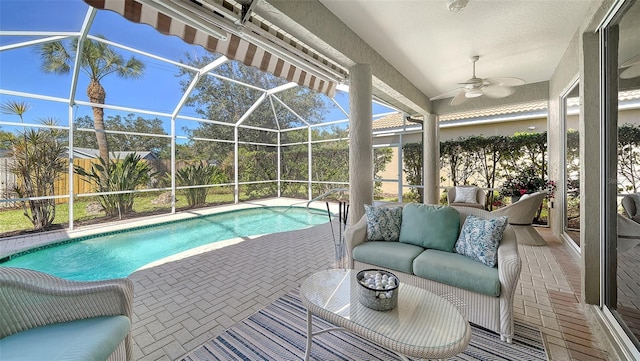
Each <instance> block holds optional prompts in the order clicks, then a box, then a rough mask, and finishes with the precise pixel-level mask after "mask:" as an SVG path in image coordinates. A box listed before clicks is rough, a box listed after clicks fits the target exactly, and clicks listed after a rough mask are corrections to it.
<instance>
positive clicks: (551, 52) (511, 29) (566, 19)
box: [320, 0, 601, 98]
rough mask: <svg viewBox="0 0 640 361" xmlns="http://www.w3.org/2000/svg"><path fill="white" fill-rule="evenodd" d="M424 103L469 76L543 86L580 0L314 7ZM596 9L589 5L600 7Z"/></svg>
mask: <svg viewBox="0 0 640 361" xmlns="http://www.w3.org/2000/svg"><path fill="white" fill-rule="evenodd" d="M320 1H321V2H322V4H324V5H325V6H326V7H327V8H328V9H329V10H330V11H331V12H332V13H334V14H335V15H336V16H337V17H339V18H340V19H341V20H342V22H344V23H345V24H346V25H347V26H349V27H350V28H351V29H352V30H353V31H354V32H355V33H356V34H358V35H359V36H360V37H361V38H362V39H363V40H364V41H365V42H366V43H368V44H369V45H370V46H371V47H372V48H373V49H374V50H375V51H377V52H378V53H379V54H380V55H381V56H383V57H384V58H385V59H386V60H387V61H388V62H389V63H390V64H391V65H392V66H393V67H395V68H396V69H397V70H398V71H400V72H401V73H402V74H403V75H404V76H405V77H406V78H407V79H410V81H411V82H412V83H413V84H414V85H415V86H417V87H418V89H420V90H421V91H422V92H423V93H424V94H426V95H427V96H429V97H430V98H433V97H435V96H436V95H439V94H441V93H445V92H448V91H451V90H453V89H456V88H457V87H458V85H457V83H458V82H463V81H465V80H467V79H468V78H470V77H471V73H472V67H471V62H470V61H469V58H470V57H471V56H473V55H479V56H480V60H479V61H478V63H477V66H476V75H477V76H478V77H481V78H487V77H518V78H522V79H523V80H525V82H526V83H535V82H539V81H546V80H549V79H550V77H551V75H552V73H553V71H554V70H555V68H556V65H557V64H558V63H559V61H560V59H561V57H562V55H563V54H564V52H565V50H566V49H567V47H568V45H569V42H570V41H571V39H572V37H573V36H574V35H575V33H576V31H577V30H578V28H579V26H580V25H581V24H582V23H583V21H584V19H585V16H586V15H587V13H588V9H589V7H590V4H591V3H592V2H591V1H588V0H552V1H546V0H528V1H526V0H511V1H498V0H469V4H468V5H467V7H466V8H465V9H464V10H462V11H461V12H459V13H453V12H450V11H449V10H448V8H447V0H428V1H417V0H412V1H409V0H347V1H345V0H342V1H341V0H320ZM600 2H601V1H596V3H600Z"/></svg>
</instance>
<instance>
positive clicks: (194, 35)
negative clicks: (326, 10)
mask: <svg viewBox="0 0 640 361" xmlns="http://www.w3.org/2000/svg"><path fill="white" fill-rule="evenodd" d="M84 1H85V2H86V3H87V4H89V5H90V6H92V7H94V8H96V9H105V10H112V11H115V12H117V13H119V14H121V15H122V16H124V17H125V18H126V19H128V20H130V21H133V22H136V23H143V24H148V25H151V26H153V27H155V28H156V29H157V30H158V31H159V32H161V33H163V34H166V35H176V36H179V37H181V38H182V39H183V40H184V41H185V42H187V43H189V44H195V45H200V46H202V47H203V48H205V49H207V50H209V51H211V52H213V53H219V54H222V55H224V56H226V57H227V58H229V59H232V60H237V61H240V62H242V63H244V64H245V65H248V66H253V67H256V68H258V69H260V70H262V71H265V72H269V73H272V74H274V75H275V76H278V77H281V78H284V79H286V80H287V81H290V82H295V83H297V84H299V85H301V86H305V87H307V88H309V89H312V90H315V91H317V92H320V93H324V94H326V95H327V96H329V97H333V96H334V94H335V91H336V86H337V80H338V79H339V78H341V79H346V78H347V76H348V75H347V71H346V70H344V69H342V68H341V67H339V66H337V65H336V64H334V63H331V62H330V61H328V60H327V59H326V58H323V57H321V56H319V54H317V53H315V52H313V51H311V50H310V49H309V48H307V47H305V46H304V45H303V44H302V43H301V42H299V41H296V40H295V39H292V38H291V36H289V35H288V34H286V33H284V32H282V31H280V30H278V29H276V28H275V27H270V26H269V25H268V24H265V23H263V22H260V21H259V19H257V18H256V17H254V16H252V17H251V19H250V20H249V22H250V23H248V24H247V25H249V26H247V27H246V28H245V27H243V28H240V27H238V34H241V31H247V30H249V31H250V32H251V37H249V38H254V39H256V41H255V42H251V41H250V40H248V39H246V38H247V37H245V36H243V37H240V36H238V35H237V34H235V33H234V32H233V31H227V32H226V33H227V34H228V36H226V39H225V38H223V39H220V38H221V37H216V36H213V35H210V32H208V31H207V30H205V29H201V28H198V27H195V26H192V25H191V24H189V21H188V20H183V19H177V18H176V17H175V16H171V15H168V14H166V13H164V12H163V11H162V10H158V8H159V7H161V6H154V3H153V2H148V1H144V0H141V1H136V0H84ZM148 3H149V4H148ZM225 3H226V2H225ZM173 4H174V5H175V4H177V2H175V3H173ZM191 4H194V3H191ZM225 5H226V6H227V8H229V9H231V10H233V5H231V6H229V5H230V4H225ZM190 6H193V5H190ZM201 8H202V11H203V12H205V11H209V10H208V9H206V8H204V7H202V6H201ZM212 14H213V15H210V18H209V19H208V20H211V19H212V18H213V20H214V21H215V14H214V13H212ZM256 22H258V23H259V24H257V25H256V24H255V23H256ZM258 42H262V43H263V44H264V43H267V44H271V45H273V47H272V49H277V51H278V52H280V54H281V55H277V54H274V51H268V50H265V47H263V46H260V45H258V44H255V43H258ZM284 58H287V59H288V60H285V59H284ZM310 60H313V61H310ZM294 62H295V63H294ZM316 69H317V71H314V70H316ZM327 69H328V71H329V72H330V73H331V74H333V78H332V77H331V76H326V75H324V76H323V75H322V74H327V73H328V72H327Z"/></svg>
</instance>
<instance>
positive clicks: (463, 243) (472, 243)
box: [456, 215, 507, 267]
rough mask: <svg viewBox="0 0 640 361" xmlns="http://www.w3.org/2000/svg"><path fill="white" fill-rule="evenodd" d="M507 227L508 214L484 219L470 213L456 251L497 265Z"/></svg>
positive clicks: (493, 265)
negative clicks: (499, 249) (499, 248)
mask: <svg viewBox="0 0 640 361" xmlns="http://www.w3.org/2000/svg"><path fill="white" fill-rule="evenodd" d="M506 227H507V216H502V217H497V218H492V219H482V218H479V217H476V216H471V215H469V216H467V220H466V221H465V222H464V225H463V226H462V230H461V231H460V236H459V237H458V242H456V252H458V253H460V254H462V255H465V256H467V257H469V258H471V259H474V260H476V261H479V262H482V263H484V264H485V265H487V266H489V267H495V266H496V265H497V264H498V246H499V245H500V241H501V240H502V234H503V233H504V229H505V228H506Z"/></svg>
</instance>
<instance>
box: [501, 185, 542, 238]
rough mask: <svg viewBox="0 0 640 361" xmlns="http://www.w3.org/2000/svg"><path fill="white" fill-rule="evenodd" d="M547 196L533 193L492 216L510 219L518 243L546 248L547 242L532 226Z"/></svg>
mask: <svg viewBox="0 0 640 361" xmlns="http://www.w3.org/2000/svg"><path fill="white" fill-rule="evenodd" d="M546 196H547V193H546V192H537V193H533V194H531V195H529V196H528V197H526V198H524V199H520V200H519V201H517V202H515V203H511V204H510V205H508V206H506V207H504V208H500V209H497V210H495V211H493V212H491V215H493V216H507V217H509V224H510V225H511V226H512V227H513V230H514V231H515V233H516V239H517V240H518V242H520V243H522V244H528V245H531V246H546V245H547V242H545V240H544V239H543V238H542V236H540V234H539V233H538V232H537V231H536V230H535V229H534V228H533V226H532V225H531V224H532V223H533V218H534V217H535V216H536V212H538V209H539V208H540V205H541V204H542V201H543V200H544V198H545V197H546Z"/></svg>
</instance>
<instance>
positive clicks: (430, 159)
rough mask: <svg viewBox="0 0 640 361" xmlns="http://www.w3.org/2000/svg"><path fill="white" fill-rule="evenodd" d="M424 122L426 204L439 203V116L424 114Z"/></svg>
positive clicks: (423, 146)
mask: <svg viewBox="0 0 640 361" xmlns="http://www.w3.org/2000/svg"><path fill="white" fill-rule="evenodd" d="M423 118H424V121H423V122H422V161H423V167H422V169H423V176H422V179H424V182H423V184H424V190H423V194H424V200H423V202H424V203H425V204H438V203H439V201H440V199H439V195H440V194H439V192H438V190H439V189H440V188H439V187H440V140H439V135H438V116H437V115H436V114H423Z"/></svg>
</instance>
